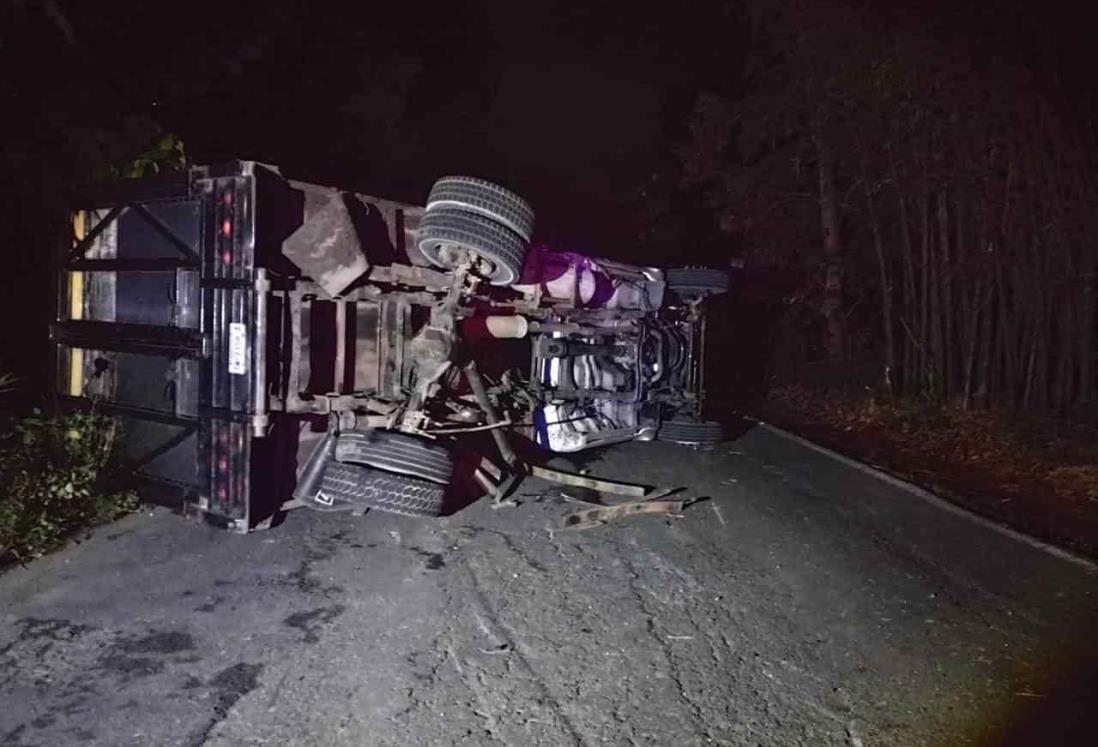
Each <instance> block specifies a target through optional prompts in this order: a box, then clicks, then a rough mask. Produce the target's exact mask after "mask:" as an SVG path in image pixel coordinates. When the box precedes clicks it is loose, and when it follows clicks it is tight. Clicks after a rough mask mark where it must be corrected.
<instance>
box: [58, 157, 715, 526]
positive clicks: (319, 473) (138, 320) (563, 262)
mask: <svg viewBox="0 0 1098 747" xmlns="http://www.w3.org/2000/svg"><path fill="white" fill-rule="evenodd" d="M81 199H82V203H81V204H80V205H79V208H80V209H78V210H76V211H75V213H74V219H73V242H72V245H71V246H68V247H65V249H64V252H63V254H62V256H61V257H60V258H59V260H60V261H59V265H58V270H59V272H58V280H59V282H58V286H57V287H58V298H57V317H56V321H55V322H54V323H53V325H52V328H51V339H52V343H53V345H52V348H53V352H54V357H55V364H56V368H55V370H56V371H57V387H56V393H57V403H58V405H59V406H60V407H69V408H72V407H83V408H95V409H96V411H98V412H101V413H104V414H106V415H109V416H111V417H114V418H117V419H118V421H119V422H120V424H121V427H120V428H119V434H120V435H119V436H118V438H119V443H118V450H119V452H120V453H121V455H122V456H123V457H124V458H125V459H126V460H127V463H128V464H129V466H131V467H132V468H133V470H134V471H135V472H136V473H138V474H140V475H142V476H144V477H146V478H149V479H151V480H154V481H156V482H157V483H159V484H160V485H163V486H168V487H170V488H171V490H170V491H169V492H170V493H171V494H173V495H176V496H178V497H180V498H181V499H182V501H183V505H184V506H185V508H186V509H187V510H188V511H189V512H191V513H195V514H197V515H199V516H202V517H204V518H205V519H207V520H208V521H211V522H213V523H216V524H219V525H222V526H225V527H227V528H230V529H234V530H237V531H249V530H252V529H255V528H259V527H263V526H266V525H268V524H269V522H270V521H271V519H272V517H274V516H276V515H278V514H279V513H280V512H282V511H285V510H287V509H289V508H293V507H299V506H307V507H311V508H315V509H318V510H328V511H339V510H351V511H355V512H358V513H361V512H363V511H365V510H367V509H379V510H387V511H393V512H397V513H404V514H412V515H418V516H437V515H441V514H443V513H445V512H446V511H447V510H448V509H447V496H448V494H449V492H452V491H453V490H454V489H455V485H456V484H457V483H458V482H462V483H463V484H471V485H474V486H476V487H477V488H478V489H479V490H480V491H481V492H482V493H487V494H489V495H491V496H493V498H494V499H495V500H497V501H498V500H502V499H503V498H504V497H505V496H506V495H507V493H508V491H509V490H511V489H512V488H513V486H514V484H515V482H516V481H517V480H518V479H519V478H521V476H522V475H524V474H525V473H526V471H527V467H526V464H527V463H528V462H529V461H530V459H529V457H528V456H526V455H528V454H529V453H532V452H535V451H536V450H537V449H541V450H547V451H551V452H573V451H580V450H583V449H589V448H592V447H597V446H601V445H604V444H611V443H615V442H620V441H625V440H651V439H664V440H670V441H677V442H680V443H688V444H697V443H707V442H712V441H716V440H719V438H720V427H719V425H718V424H716V423H713V422H710V421H706V420H704V419H703V418H702V412H701V404H702V395H703V366H702V363H703V362H702V351H703V349H704V339H705V317H704V302H705V299H706V298H707V297H709V296H711V295H713V294H717V293H722V292H724V291H725V290H726V289H727V287H728V278H727V276H726V275H725V274H724V273H723V272H721V271H718V270H712V269H708V268H699V267H684V268H675V269H666V270H661V269H658V268H653V267H638V266H632V265H628V264H622V263H620V262H615V261H609V260H603V259H592V258H589V257H586V256H582V255H579V254H575V253H571V252H565V251H558V250H554V249H550V248H547V247H544V246H540V245H532V244H531V243H530V242H531V239H532V238H533V227H534V213H533V211H532V210H531V208H530V206H529V205H528V204H527V203H526V202H525V201H524V200H523V199H522V198H520V197H518V196H517V195H515V194H513V193H512V192H510V191H508V190H506V189H504V188H502V187H499V186H496V185H494V184H492V183H490V182H486V181H483V180H480V179H475V178H470V177H461V176H453V177H444V178H441V179H439V180H438V181H437V182H436V183H435V184H434V186H433V187H432V188H431V190H430V192H429V194H428V197H427V201H426V204H425V205H424V206H417V205H408V204H402V203H397V202H392V201H389V200H383V199H378V198H375V197H371V196H368V195H362V194H356V193H352V192H347V191H344V190H338V189H332V188H327V187H320V186H316V185H313V184H307V183H303V182H299V181H294V180H291V179H287V178H285V177H284V176H283V175H282V174H281V173H280V172H279V170H278V169H277V168H274V167H271V166H265V165H262V164H259V163H254V162H246V161H239V162H232V163H229V164H225V165H222V166H216V167H214V166H211V167H194V168H190V169H189V170H187V171H186V172H185V173H183V174H174V175H170V176H165V177H156V178H151V179H142V180H127V181H122V182H118V183H115V184H112V185H107V186H102V187H99V188H98V189H96V190H95V191H94V192H92V193H88V194H85V195H83V196H82V198H81ZM455 465H457V466H455Z"/></svg>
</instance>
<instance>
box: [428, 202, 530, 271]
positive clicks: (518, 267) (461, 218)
mask: <svg viewBox="0 0 1098 747" xmlns="http://www.w3.org/2000/svg"><path fill="white" fill-rule="evenodd" d="M416 243H417V245H418V246H419V250H420V252H422V253H423V256H425V257H426V258H427V259H428V260H429V261H430V262H431V263H433V264H435V265H437V266H439V267H444V268H446V269H453V267H454V266H455V264H456V262H457V258H458V256H459V250H460V249H463V248H464V249H467V250H469V251H470V252H472V253H473V254H475V255H476V256H477V257H479V258H480V259H482V260H484V261H485V262H487V264H488V267H486V268H484V269H482V270H480V273H481V274H483V275H484V276H485V277H486V278H487V279H488V282H490V283H491V284H492V285H511V284H512V283H514V282H515V281H516V280H517V279H518V276H519V273H520V272H521V271H522V263H523V261H525V259H526V244H525V243H524V242H523V240H522V237H520V236H519V235H518V234H517V233H515V232H514V231H512V230H511V229H509V228H506V227H504V226H502V225H501V224H499V223H496V222H495V221H494V220H492V219H491V218H485V217H484V216H483V215H477V214H476V213H470V212H467V211H465V210H457V209H455V208H438V209H437V210H429V211H427V212H426V213H424V214H423V218H422V219H421V220H420V222H419V239H418V241H417V242H416Z"/></svg>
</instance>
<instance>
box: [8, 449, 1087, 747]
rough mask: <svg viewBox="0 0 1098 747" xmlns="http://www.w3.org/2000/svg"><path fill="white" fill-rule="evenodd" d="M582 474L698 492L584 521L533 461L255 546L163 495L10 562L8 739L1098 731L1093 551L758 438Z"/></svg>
mask: <svg viewBox="0 0 1098 747" xmlns="http://www.w3.org/2000/svg"><path fill="white" fill-rule="evenodd" d="M588 467H589V469H591V471H592V473H594V474H597V475H600V476H606V477H612V478H613V477H616V478H619V479H626V478H629V479H633V480H637V481H645V482H650V483H655V484H667V485H679V486H684V487H685V488H686V492H685V494H686V495H689V496H695V497H705V498H707V499H708V500H705V501H701V502H698V503H696V504H694V505H693V506H691V507H690V508H688V509H687V510H686V511H685V513H684V516H683V518H678V519H669V518H657V517H651V516H639V517H633V518H629V519H625V520H622V521H620V522H618V523H614V524H610V525H606V526H602V527H598V528H595V529H589V530H584V531H576V530H569V531H560V526H561V520H562V517H563V515H564V514H565V513H566V512H567V511H569V510H571V509H572V508H573V506H572V505H571V504H565V503H563V502H561V501H560V499H559V494H558V493H557V492H556V491H555V489H553V488H552V487H550V486H547V485H546V484H544V483H540V482H538V481H535V480H529V481H527V482H526V483H525V484H524V485H523V486H522V488H520V490H519V497H520V498H521V499H522V500H524V501H525V502H524V503H523V505H521V506H519V507H518V508H504V509H499V510H492V509H491V508H490V507H488V506H486V505H484V502H483V501H482V502H481V503H478V504H475V505H473V506H472V507H470V508H468V509H466V510H464V511H462V512H460V513H458V514H456V515H454V516H451V517H449V518H447V519H444V520H441V521H421V520H413V519H407V518H403V517H397V516H388V515H384V514H377V513H374V514H370V515H367V516H365V517H360V518H357V519H355V518H351V517H349V516H347V515H331V514H327V515H318V514H313V513H309V512H304V511H298V512H295V513H294V514H292V515H291V516H290V517H289V518H288V520H287V521H286V522H285V523H284V524H282V525H281V526H279V527H277V528H275V529H273V530H270V531H268V532H265V533H257V534H253V535H249V536H243V537H242V536H232V535H227V534H223V533H221V532H219V531H218V530H215V529H213V528H210V527H206V526H203V525H199V524H194V523H190V522H188V521H185V520H184V519H182V518H180V517H178V516H174V515H172V514H170V513H168V512H166V511H162V510H160V511H155V512H152V513H151V514H150V513H149V512H145V513H143V514H140V515H135V516H132V517H129V518H127V519H125V520H123V521H121V522H119V523H117V524H115V525H112V526H110V527H106V528H104V529H102V530H100V531H98V532H97V533H96V534H95V535H94V536H93V537H92V538H91V539H90V540H88V541H85V542H82V543H80V544H79V545H75V546H72V547H70V548H68V549H66V550H65V551H63V552H60V553H57V554H55V555H52V556H50V557H47V558H44V559H41V560H39V561H36V562H34V563H33V564H31V565H30V566H29V567H28V568H26V569H15V570H14V571H11V572H8V573H6V574H4V575H3V576H0V743H2V744H4V745H65V744H101V745H199V744H209V745H238V744H272V745H341V744H346V745H458V744H460V745H491V744H496V743H501V744H509V745H571V744H584V745H588V744H591V745H594V744H611V745H618V744H621V745H695V744H697V745H702V744H768V745H769V744H773V745H793V744H804V745H852V746H857V745H884V744H888V745H909V744H910V745H915V744H930V745H956V744H966V743H974V744H984V743H1001V742H1002V741H1003V740H1006V739H1012V740H1013V741H1014V743H1017V744H1030V743H1037V741H1036V740H1039V743H1042V744H1057V743H1060V742H1062V741H1063V742H1066V741H1067V740H1070V739H1072V738H1073V737H1072V736H1069V735H1070V734H1090V733H1091V732H1090V727H1089V724H1087V723H1086V721H1087V719H1088V718H1089V713H1091V712H1093V706H1094V704H1096V703H1098V699H1096V698H1095V693H1096V687H1095V681H1094V672H1096V671H1098V669H1096V668H1095V666H1094V662H1096V661H1098V641H1096V640H1095V636H1094V631H1095V630H1098V628H1095V626H1094V624H1095V621H1096V618H1098V604H1096V601H1098V576H1096V575H1095V574H1094V573H1093V572H1092V571H1091V570H1089V569H1087V568H1085V567H1082V566H1080V565H1078V564H1073V563H1070V562H1067V561H1065V560H1063V559H1060V558H1057V557H1054V556H1052V555H1049V554H1048V553H1046V552H1044V551H1042V550H1041V549H1040V548H1036V547H1033V546H1031V545H1028V544H1025V543H1023V542H1019V541H1017V540H1016V539H1014V538H1011V537H1008V536H1004V535H1002V534H1000V533H997V532H995V531H993V530H991V529H989V528H987V527H986V526H982V525H980V524H979V523H976V522H973V521H970V520H968V519H966V518H965V517H962V516H958V515H956V514H954V513H950V512H947V511H943V510H942V509H941V508H940V507H937V506H935V505H932V504H930V503H927V502H925V501H923V500H920V499H919V498H917V497H915V496H912V495H911V494H909V493H907V492H905V491H904V490H902V489H900V488H898V487H896V486H894V485H891V484H888V483H886V482H883V481H881V480H878V479H876V478H875V477H873V476H871V475H867V474H864V473H862V472H858V471H856V470H853V469H851V468H850V467H849V466H846V465H844V464H842V463H840V462H837V461H835V460H833V459H830V458H829V457H827V456H825V455H821V454H819V453H817V452H815V451H812V450H810V449H807V448H805V447H804V446H802V445H800V444H797V443H795V442H792V441H789V440H787V439H784V438H782V437H780V436H778V435H775V434H773V433H770V432H768V431H766V430H764V429H762V428H755V429H753V430H751V431H749V432H748V433H746V434H745V435H743V436H741V437H740V438H739V439H738V440H736V441H734V442H731V443H728V444H725V445H723V446H721V447H720V448H718V449H716V450H714V451H711V452H696V451H692V450H689V449H685V448H681V447H677V446H674V445H669V444H662V443H652V444H641V443H637V444H628V445H625V446H621V447H617V448H613V449H611V450H609V451H607V452H605V453H604V454H603V455H601V457H600V458H599V459H598V460H596V461H594V462H592V463H590V464H589V465H588ZM1072 730H1076V731H1072ZM1084 741H1085V739H1084Z"/></svg>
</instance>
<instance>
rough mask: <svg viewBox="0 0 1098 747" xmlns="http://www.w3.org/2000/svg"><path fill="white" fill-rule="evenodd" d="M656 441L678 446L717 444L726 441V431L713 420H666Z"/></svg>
mask: <svg viewBox="0 0 1098 747" xmlns="http://www.w3.org/2000/svg"><path fill="white" fill-rule="evenodd" d="M656 439H657V440H659V441H671V442H674V443H677V444H717V443H720V442H721V441H723V440H724V429H723V428H721V424H720V423H715V422H713V421H712V420H665V421H663V423H661V424H660V429H659V432H658V433H656Z"/></svg>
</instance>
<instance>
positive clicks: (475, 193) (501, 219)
mask: <svg viewBox="0 0 1098 747" xmlns="http://www.w3.org/2000/svg"><path fill="white" fill-rule="evenodd" d="M444 208H456V209H458V210H465V211H467V212H471V213H477V214H479V215H483V216H484V217H485V218H491V219H492V220H494V221H495V222H496V223H501V224H502V225H504V226H506V227H507V228H509V229H511V230H512V231H514V232H515V233H517V234H518V235H519V236H521V237H522V238H523V240H524V241H529V240H530V237H531V236H533V235H534V211H533V209H532V208H531V207H530V203H528V202H527V201H526V200H524V199H522V198H521V197H519V196H518V195H516V194H515V193H514V192H512V191H511V190H509V189H504V188H503V187H501V186H499V185H497V184H493V183H492V182H487V181H484V180H483V179H477V178H475V177H472V176H444V177H442V178H441V179H439V180H438V181H437V182H435V185H434V186H433V187H431V194H430V195H428V197H427V212H432V211H434V210H438V209H444Z"/></svg>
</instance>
